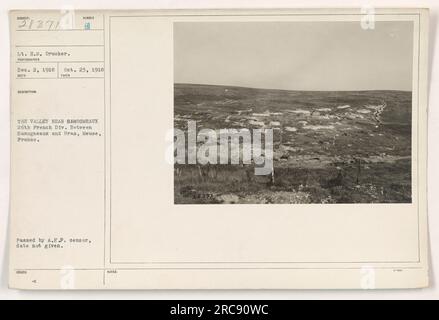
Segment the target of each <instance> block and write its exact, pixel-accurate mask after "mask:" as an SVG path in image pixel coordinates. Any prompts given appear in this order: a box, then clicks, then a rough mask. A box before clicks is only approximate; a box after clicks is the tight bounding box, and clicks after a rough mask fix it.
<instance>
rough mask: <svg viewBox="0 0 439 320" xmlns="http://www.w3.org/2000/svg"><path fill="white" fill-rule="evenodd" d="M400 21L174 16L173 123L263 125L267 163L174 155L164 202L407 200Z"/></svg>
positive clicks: (404, 38) (406, 60)
mask: <svg viewBox="0 0 439 320" xmlns="http://www.w3.org/2000/svg"><path fill="white" fill-rule="evenodd" d="M412 55H413V26H412V24H411V23H409V22H403V21H396V22H377V23H376V25H375V28H374V29H372V30H365V29H363V28H362V26H361V24H360V23H359V22H355V21H346V22H312V23H311V22H178V23H175V24H174V62H175V67H174V127H175V128H176V129H180V130H182V131H183V132H185V131H187V130H188V123H189V121H192V122H194V123H196V125H197V128H198V129H199V130H202V129H211V130H215V131H219V130H221V129H236V130H250V131H251V130H255V129H271V130H272V132H273V146H272V147H273V159H272V160H273V163H272V171H271V173H270V174H267V175H255V173H254V167H255V165H256V164H254V163H246V164H244V163H239V164H220V163H207V164H206V163H204V164H200V163H196V164H193V163H192V164H188V163H184V164H182V163H178V164H175V165H174V202H175V204H348V203H411V201H412V176H411V175H412V161H411V155H412V72H413V71H412V63H413V62H412V60H413V59H412Z"/></svg>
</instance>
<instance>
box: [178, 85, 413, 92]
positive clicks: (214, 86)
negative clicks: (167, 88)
mask: <svg viewBox="0 0 439 320" xmlns="http://www.w3.org/2000/svg"><path fill="white" fill-rule="evenodd" d="M174 86H180V87H211V88H227V89H244V90H266V91H283V92H406V93H408V92H412V91H407V90H394V89H390V90H383V89H373V90H294V89H272V88H257V87H244V86H233V85H225V84H202V83H174Z"/></svg>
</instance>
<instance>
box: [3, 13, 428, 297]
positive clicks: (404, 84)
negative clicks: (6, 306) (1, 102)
mask: <svg viewBox="0 0 439 320" xmlns="http://www.w3.org/2000/svg"><path fill="white" fill-rule="evenodd" d="M10 28H11V101H12V103H11V115H12V116H11V127H12V131H11V136H12V155H11V160H12V168H11V181H12V182H11V210H12V212H11V224H10V286H11V287H12V288H19V289H175V288H177V289H382V288H421V287H426V286H428V283H429V281H428V248H427V238H428V234H427V191H426V185H427V183H426V178H427V177H426V168H427V163H426V161H427V125H426V124H427V74H428V63H427V61H428V59H427V47H428V44H427V39H428V10H427V9H410V8H406V9H374V10H372V9H371V10H360V9H313V10H311V9H301V10H299V9H296V10H199V11H194V10H180V11H12V12H11V13H10Z"/></svg>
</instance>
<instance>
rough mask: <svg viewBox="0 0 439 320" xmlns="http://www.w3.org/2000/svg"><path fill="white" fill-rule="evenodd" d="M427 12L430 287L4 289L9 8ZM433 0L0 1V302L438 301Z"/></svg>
mask: <svg viewBox="0 0 439 320" xmlns="http://www.w3.org/2000/svg"><path fill="white" fill-rule="evenodd" d="M365 5H372V6H375V5H376V6H377V7H424V8H430V52H429V54H430V70H431V74H430V96H429V100H430V102H429V172H428V178H429V184H428V189H429V228H430V245H431V247H430V252H431V263H430V268H431V275H430V277H431V286H430V288H428V289H422V290H399V291H396V290H393V291H390V290H389V291H297V290H295V291H137V292H134V291H123V292H121V291H119V292H117V291H115V292H100V291H94V292H91V291H89V292H86V291H82V292H22V291H16V290H9V289H8V267H7V266H8V259H7V250H6V246H7V237H8V233H7V229H8V216H9V111H10V109H9V26H8V11H9V10H11V9H60V8H65V7H69V8H75V9H152V8H161V9H167V8H170V9H171V8H173V9H175V8H295V7H296V8H310V7H361V6H365ZM438 14H439V2H438V1H437V0H423V1H422V0H405V1H404V0H399V1H398V0H375V1H364V0H357V1H355V0H106V1H102V0H76V1H63V0H39V1H38V2H37V1H35V0H33V1H32V0H15V1H14V0H2V1H1V2H0V91H1V93H0V299H72V298H73V299H75V298H76V299H79V298H80V299H439V286H438V285H437V284H436V281H435V278H436V276H437V275H438V273H439V197H437V195H439V170H438V168H436V164H437V163H439V144H438V143H437V141H438V139H439V107H438V106H437V104H438V102H439V90H434V89H437V88H438V84H439V83H438V77H439V67H438V64H437V63H438V62H437V60H438V59H439V54H438V33H437V18H438Z"/></svg>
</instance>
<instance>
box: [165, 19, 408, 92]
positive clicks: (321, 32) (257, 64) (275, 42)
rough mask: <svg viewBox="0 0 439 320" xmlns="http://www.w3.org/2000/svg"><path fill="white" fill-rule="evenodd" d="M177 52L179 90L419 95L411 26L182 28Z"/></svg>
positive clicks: (177, 28)
mask: <svg viewBox="0 0 439 320" xmlns="http://www.w3.org/2000/svg"><path fill="white" fill-rule="evenodd" d="M174 46H175V48H174V50H175V82H176V83H200V84H219V85H233V86H244V87H254V88H271V89H289V90H378V89H379V90H408V91H410V90H411V89H412V64H413V23H412V22H377V23H376V28H375V30H363V29H362V28H361V25H360V23H358V22H311V23H310V22H178V23H175V25H174Z"/></svg>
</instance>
